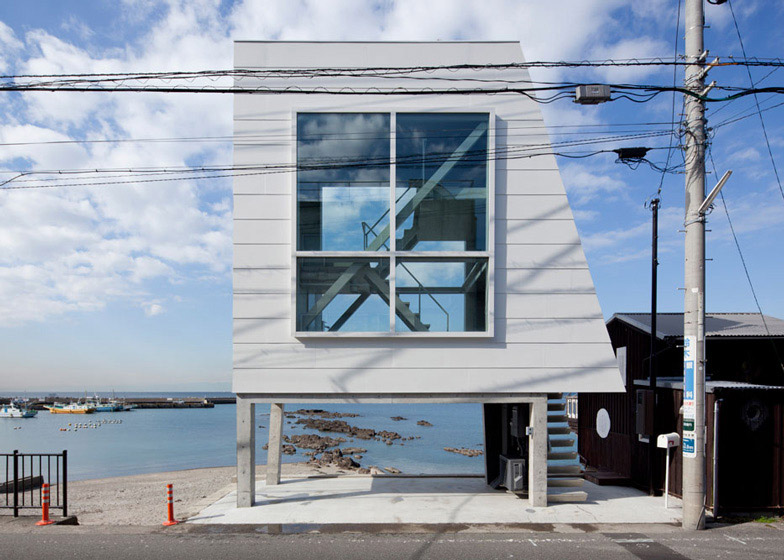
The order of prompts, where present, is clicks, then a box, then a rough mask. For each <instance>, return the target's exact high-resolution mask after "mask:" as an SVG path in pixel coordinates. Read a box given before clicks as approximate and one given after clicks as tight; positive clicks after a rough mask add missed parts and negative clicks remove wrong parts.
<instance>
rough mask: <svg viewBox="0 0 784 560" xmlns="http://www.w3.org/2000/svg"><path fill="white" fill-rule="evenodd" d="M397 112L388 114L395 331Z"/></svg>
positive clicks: (392, 322) (392, 329)
mask: <svg viewBox="0 0 784 560" xmlns="http://www.w3.org/2000/svg"><path fill="white" fill-rule="evenodd" d="M396 129H397V113H396V112H395V111H392V112H391V113H390V115H389V331H390V332H391V333H394V332H395V301H397V299H396V290H397V287H396V285H397V284H396V280H395V260H396V259H395V254H396V251H397V241H396V238H397V207H396V201H395V199H396V198H397V196H396V194H397V193H396V189H395V186H396V185H397V177H396V173H397V163H396V161H395V160H396V159H397V133H396Z"/></svg>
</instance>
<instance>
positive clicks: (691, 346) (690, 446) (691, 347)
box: [682, 336, 697, 457]
mask: <svg viewBox="0 0 784 560" xmlns="http://www.w3.org/2000/svg"><path fill="white" fill-rule="evenodd" d="M696 354H697V337H696V336H687V337H684V339H683V446H682V447H683V456H684V457H696V456H697V449H696V445H695V439H696V433H695V431H694V428H695V424H696V420H697V407H696V403H695V401H694V398H695V391H694V387H695V384H696V383H695V381H696V379H695V376H696V368H695V358H696Z"/></svg>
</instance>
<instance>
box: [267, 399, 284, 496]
mask: <svg viewBox="0 0 784 560" xmlns="http://www.w3.org/2000/svg"><path fill="white" fill-rule="evenodd" d="M282 439H283V405H282V404H277V403H273V404H271V405H270V427H269V445H268V446H267V486H274V485H276V484H280V450H281V445H282Z"/></svg>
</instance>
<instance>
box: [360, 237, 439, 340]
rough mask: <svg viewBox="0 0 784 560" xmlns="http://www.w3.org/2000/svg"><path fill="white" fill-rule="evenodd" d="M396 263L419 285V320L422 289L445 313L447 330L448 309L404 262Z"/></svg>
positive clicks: (385, 245)
mask: <svg viewBox="0 0 784 560" xmlns="http://www.w3.org/2000/svg"><path fill="white" fill-rule="evenodd" d="M366 225H367V224H365V222H362V227H363V228H364V227H365V226H366ZM376 225H378V224H376ZM367 227H368V229H369V232H372V233H373V234H374V235H375V233H376V232H375V231H373V226H370V225H367ZM383 246H384V247H387V244H386V243H384V244H383ZM388 248H389V247H387V249H388ZM397 264H399V265H400V266H402V267H403V268H404V269H405V271H406V272H408V274H409V275H410V276H411V278H413V279H414V282H416V283H417V285H418V286H419V294H420V300H419V314H420V320H421V318H422V299H421V296H422V291H424V292H425V294H426V295H427V296H428V297H429V298H430V299H432V300H433V303H435V304H436V305H437V306H438V308H439V309H440V310H441V311H443V313H444V315H446V330H447V332H449V311H447V310H446V309H444V306H443V305H441V304H440V303H439V301H438V300H437V299H436V298H435V296H434V295H433V294H432V293H431V292H430V290H428V289H427V286H425V285H424V284H422V282H420V281H419V278H417V277H416V276H414V273H413V272H411V269H409V268H408V267H407V266H406V265H405V264H404V263H402V262H398V263H397Z"/></svg>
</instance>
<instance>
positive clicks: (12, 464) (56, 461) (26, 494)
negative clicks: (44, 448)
mask: <svg viewBox="0 0 784 560" xmlns="http://www.w3.org/2000/svg"><path fill="white" fill-rule="evenodd" d="M2 464H5V473H4V476H3V477H2V478H0V509H12V510H14V517H19V510H22V509H37V510H40V509H41V501H42V498H43V485H44V484H48V485H49V495H50V505H49V507H50V508H54V509H61V510H62V511H63V517H66V516H67V515H68V451H66V450H63V452H62V453H19V451H16V450H14V452H13V453H0V465H2ZM3 481H4V482H3Z"/></svg>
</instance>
